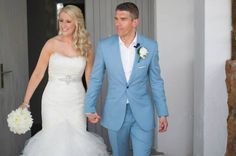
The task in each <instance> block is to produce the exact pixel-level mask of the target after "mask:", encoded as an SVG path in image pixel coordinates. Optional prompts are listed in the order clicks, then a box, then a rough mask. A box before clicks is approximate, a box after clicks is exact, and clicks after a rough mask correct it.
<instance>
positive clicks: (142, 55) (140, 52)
mask: <svg viewBox="0 0 236 156" xmlns="http://www.w3.org/2000/svg"><path fill="white" fill-rule="evenodd" d="M134 47H135V48H136V49H137V53H138V56H139V58H138V62H140V60H141V59H145V58H146V57H147V54H148V50H147V48H145V47H142V46H140V44H139V43H137V44H136V46H134Z"/></svg>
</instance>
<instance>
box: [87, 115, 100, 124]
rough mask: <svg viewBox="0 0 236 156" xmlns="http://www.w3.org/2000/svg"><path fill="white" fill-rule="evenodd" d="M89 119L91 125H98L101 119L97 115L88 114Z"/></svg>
mask: <svg viewBox="0 0 236 156" xmlns="http://www.w3.org/2000/svg"><path fill="white" fill-rule="evenodd" d="M86 115H87V117H88V120H89V122H91V123H97V122H98V121H99V120H100V119H101V117H100V116H99V115H98V114H97V113H88V114H86Z"/></svg>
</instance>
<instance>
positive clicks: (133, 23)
mask: <svg viewBox="0 0 236 156" xmlns="http://www.w3.org/2000/svg"><path fill="white" fill-rule="evenodd" d="M137 25H138V19H133V18H132V16H131V14H130V12H128V11H120V10H117V11H116V15H115V27H116V32H117V34H118V35H119V36H120V37H127V36H129V35H131V34H133V33H135V31H136V27H137Z"/></svg>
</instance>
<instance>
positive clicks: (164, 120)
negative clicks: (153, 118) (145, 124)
mask: <svg viewBox="0 0 236 156" xmlns="http://www.w3.org/2000/svg"><path fill="white" fill-rule="evenodd" d="M167 127H168V121H167V117H165V116H161V117H160V119H159V132H161V133H162V132H165V131H167Z"/></svg>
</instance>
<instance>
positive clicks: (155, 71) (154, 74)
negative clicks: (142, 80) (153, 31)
mask: <svg viewBox="0 0 236 156" xmlns="http://www.w3.org/2000/svg"><path fill="white" fill-rule="evenodd" d="M149 79H150V85H151V90H152V95H153V100H154V102H155V104H156V108H157V114H158V116H159V117H163V116H168V108H167V104H166V96H165V91H164V81H163V79H162V78H161V71H160V65H159V56H158V46H157V43H156V42H155V48H154V53H153V55H152V60H151V64H150V67H149Z"/></svg>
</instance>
